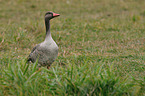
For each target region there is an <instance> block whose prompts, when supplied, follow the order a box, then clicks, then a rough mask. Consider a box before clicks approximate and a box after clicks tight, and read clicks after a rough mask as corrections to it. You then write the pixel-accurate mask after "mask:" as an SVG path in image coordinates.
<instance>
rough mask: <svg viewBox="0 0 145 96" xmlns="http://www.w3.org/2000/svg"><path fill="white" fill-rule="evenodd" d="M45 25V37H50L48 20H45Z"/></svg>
mask: <svg viewBox="0 0 145 96" xmlns="http://www.w3.org/2000/svg"><path fill="white" fill-rule="evenodd" d="M45 26H46V38H50V37H51V32H50V20H45Z"/></svg>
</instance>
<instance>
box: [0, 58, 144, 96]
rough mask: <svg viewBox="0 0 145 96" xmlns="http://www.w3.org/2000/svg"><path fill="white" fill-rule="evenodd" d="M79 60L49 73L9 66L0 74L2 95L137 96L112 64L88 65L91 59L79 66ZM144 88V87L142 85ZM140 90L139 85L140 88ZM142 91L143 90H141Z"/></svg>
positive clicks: (20, 63)
mask: <svg viewBox="0 0 145 96" xmlns="http://www.w3.org/2000/svg"><path fill="white" fill-rule="evenodd" d="M78 59H79V58H77V57H75V58H74V59H73V60H71V61H67V62H66V63H67V65H65V66H60V65H56V66H55V67H52V68H51V69H50V70H47V69H46V68H41V70H38V68H37V62H36V63H34V64H31V65H28V64H26V63H25V62H24V60H22V61H18V62H17V63H8V65H6V66H5V68H4V69H2V70H1V79H0V85H1V87H0V89H1V90H2V91H0V94H1V95H35V96H36V95H62V96H64V95H80V96H86V95H89V96H92V95H96V96H98V95H102V96H110V95H117V96H118V95H131V94H133V95H136V94H138V92H142V91H137V92H136V93H133V92H132V91H133V90H132V88H133V87H134V86H135V85H133V84H131V82H128V81H129V80H128V77H126V78H122V77H120V76H119V75H117V74H115V70H114V68H113V64H112V65H110V66H107V65H105V64H102V63H96V64H93V63H92V62H89V63H88V58H86V59H83V60H82V63H81V62H80V64H79V65H78V64H76V63H75V61H76V60H78ZM140 84H142V83H140ZM138 86H139V85H138ZM139 90H141V89H139Z"/></svg>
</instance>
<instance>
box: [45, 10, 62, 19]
mask: <svg viewBox="0 0 145 96" xmlns="http://www.w3.org/2000/svg"><path fill="white" fill-rule="evenodd" d="M58 16H60V14H56V13H54V12H50V11H48V12H46V14H45V20H50V19H52V18H54V17H58Z"/></svg>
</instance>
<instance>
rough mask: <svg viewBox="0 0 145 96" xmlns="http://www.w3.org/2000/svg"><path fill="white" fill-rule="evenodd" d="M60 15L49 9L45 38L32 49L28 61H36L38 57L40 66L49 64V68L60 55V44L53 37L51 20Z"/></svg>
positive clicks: (46, 17) (46, 18) (46, 16)
mask: <svg viewBox="0 0 145 96" xmlns="http://www.w3.org/2000/svg"><path fill="white" fill-rule="evenodd" d="M58 16H59V14H56V13H53V12H49V11H48V12H47V13H46V14H45V26H46V37H45V40H44V41H43V42H42V43H40V44H38V45H36V46H35V47H34V48H33V49H32V51H31V53H30V55H29V56H28V59H27V62H32V63H34V62H36V61H37V59H38V66H39V67H40V66H47V69H49V67H50V65H51V64H52V63H53V62H54V60H55V59H56V57H57V55H58V46H57V44H56V43H55V41H54V40H53V39H52V37H51V32H50V20H51V19H52V18H54V17H58Z"/></svg>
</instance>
